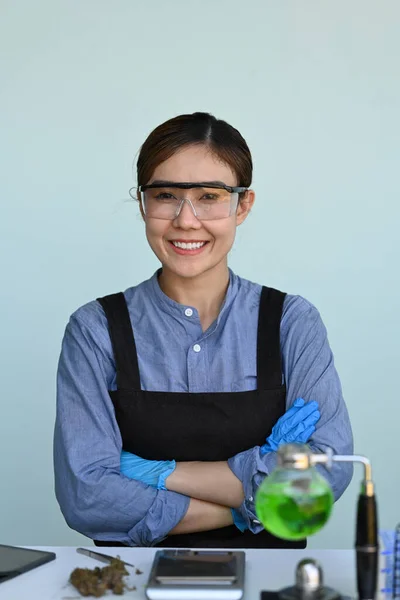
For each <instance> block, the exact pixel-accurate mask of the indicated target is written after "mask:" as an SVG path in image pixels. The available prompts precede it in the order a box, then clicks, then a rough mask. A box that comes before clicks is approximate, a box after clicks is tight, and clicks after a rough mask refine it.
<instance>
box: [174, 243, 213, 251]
mask: <svg viewBox="0 0 400 600" xmlns="http://www.w3.org/2000/svg"><path fill="white" fill-rule="evenodd" d="M206 243H207V242H172V244H173V245H174V246H175V248H182V250H198V249H199V248H201V247H202V246H204V245H205V244H206Z"/></svg>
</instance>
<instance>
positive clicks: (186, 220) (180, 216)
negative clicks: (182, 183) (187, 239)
mask: <svg viewBox="0 0 400 600" xmlns="http://www.w3.org/2000/svg"><path fill="white" fill-rule="evenodd" d="M174 224H175V225H176V226H177V227H180V228H181V229H193V228H195V229H198V228H199V227H201V223H200V221H199V219H198V218H197V216H196V210H195V208H194V206H193V204H192V203H191V201H190V200H188V199H187V198H183V199H182V202H181V204H180V206H179V208H178V211H177V215H176V217H175V219H174Z"/></svg>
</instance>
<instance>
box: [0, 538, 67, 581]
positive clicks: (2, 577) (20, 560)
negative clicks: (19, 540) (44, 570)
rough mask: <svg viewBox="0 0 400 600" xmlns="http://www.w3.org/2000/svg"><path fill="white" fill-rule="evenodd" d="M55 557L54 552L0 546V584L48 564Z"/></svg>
mask: <svg viewBox="0 0 400 600" xmlns="http://www.w3.org/2000/svg"><path fill="white" fill-rule="evenodd" d="M55 557H56V555H55V554H54V552H44V551H42V550H30V549H27V548H19V547H18V546H4V545H3V544H0V583H2V582H3V581H7V580H8V579H12V577H16V576H17V575H20V574H21V573H25V572H26V571H30V570H31V569H35V568H36V567H39V566H40V565H43V564H45V563H47V562H50V561H51V560H54V559H55Z"/></svg>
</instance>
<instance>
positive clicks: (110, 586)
mask: <svg viewBox="0 0 400 600" xmlns="http://www.w3.org/2000/svg"><path fill="white" fill-rule="evenodd" d="M125 575H129V573H128V571H127V570H126V568H125V565H124V563H123V562H122V560H120V559H119V558H113V559H112V560H111V561H110V564H109V565H108V566H106V567H103V568H102V569H100V568H99V567H95V568H94V569H79V568H78V569H75V570H74V571H72V573H71V575H70V578H69V580H70V582H71V583H72V585H73V586H74V587H75V588H76V589H77V590H78V592H79V593H80V594H81V595H82V596H95V598H100V597H101V596H104V594H105V593H106V592H107V590H112V592H113V593H114V594H117V595H119V596H121V595H122V594H123V593H124V590H125V588H126V587H127V586H126V584H125V582H124V581H123V579H122V578H123V577H124V576H125Z"/></svg>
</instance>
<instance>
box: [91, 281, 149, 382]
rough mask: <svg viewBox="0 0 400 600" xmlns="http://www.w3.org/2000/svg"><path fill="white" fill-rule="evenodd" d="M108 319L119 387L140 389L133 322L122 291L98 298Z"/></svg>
mask: <svg viewBox="0 0 400 600" xmlns="http://www.w3.org/2000/svg"><path fill="white" fill-rule="evenodd" d="M97 301H98V302H100V304H101V306H102V307H103V309H104V312H105V314H106V317H107V321H108V328H109V332H110V338H111V344H112V348H113V351H114V359H115V367H116V372H117V388H118V389H119V390H120V389H123V390H135V391H140V389H141V386H140V374H139V365H138V360H137V353H136V344H135V338H134V335H133V329H132V323H131V319H130V316H129V312H128V307H127V305H126V300H125V296H124V294H123V293H122V292H119V293H118V294H110V295H109V296H104V297H103V298H97Z"/></svg>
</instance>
